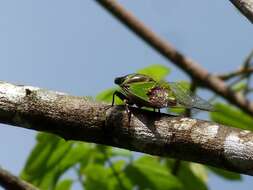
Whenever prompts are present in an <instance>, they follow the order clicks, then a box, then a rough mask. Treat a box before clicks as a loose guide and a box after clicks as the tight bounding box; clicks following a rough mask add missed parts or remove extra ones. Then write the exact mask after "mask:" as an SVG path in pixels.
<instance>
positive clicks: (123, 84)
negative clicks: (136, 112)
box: [112, 73, 213, 117]
mask: <svg viewBox="0 0 253 190" xmlns="http://www.w3.org/2000/svg"><path fill="white" fill-rule="evenodd" d="M114 83H115V84H117V85H119V86H120V90H119V91H115V92H114V94H113V100H112V106H113V105H114V100H115V96H118V97H119V98H120V99H121V100H122V101H124V103H125V105H126V110H127V112H128V114H129V113H130V112H129V108H128V106H129V105H136V106H137V107H139V108H141V107H148V108H153V109H154V110H156V109H158V111H159V112H160V109H161V108H166V107H182V108H188V109H197V110H205V111H213V106H212V105H211V104H210V103H209V102H207V101H206V100H204V99H202V98H200V97H199V96H197V95H194V94H193V93H191V92H190V91H189V90H187V89H186V88H184V87H183V86H182V85H181V84H180V83H178V82H165V81H155V80H154V79H153V78H151V77H150V76H147V75H144V74H136V73H134V74H129V75H126V76H123V77H117V78H115V80H114ZM129 117H130V116H129Z"/></svg>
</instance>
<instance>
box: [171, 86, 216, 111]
mask: <svg viewBox="0 0 253 190" xmlns="http://www.w3.org/2000/svg"><path fill="white" fill-rule="evenodd" d="M169 86H170V89H171V90H172V92H173V93H174V95H175V97H176V99H177V101H178V103H179V104H180V105H182V106H184V107H186V108H196V109H200V110H205V111H213V106H212V105H211V104H210V103H209V102H207V101H206V100H204V99H202V98H200V97H199V96H197V95H195V94H193V93H192V92H191V91H190V90H187V89H186V88H184V87H183V86H182V85H181V84H180V83H177V82H169Z"/></svg>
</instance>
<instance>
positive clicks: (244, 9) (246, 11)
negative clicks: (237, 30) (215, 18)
mask: <svg viewBox="0 0 253 190" xmlns="http://www.w3.org/2000/svg"><path fill="white" fill-rule="evenodd" d="M230 1H231V3H233V4H234V6H235V7H236V8H237V9H238V10H239V11H240V12H241V13H242V14H243V15H244V16H245V17H246V18H248V20H249V21H250V22H251V23H253V0H230Z"/></svg>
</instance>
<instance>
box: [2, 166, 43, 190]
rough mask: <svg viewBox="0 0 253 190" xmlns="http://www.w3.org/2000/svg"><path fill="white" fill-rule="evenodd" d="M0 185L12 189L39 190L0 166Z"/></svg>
mask: <svg viewBox="0 0 253 190" xmlns="http://www.w3.org/2000/svg"><path fill="white" fill-rule="evenodd" d="M0 186H2V187H4V188H5V189H11V190H39V189H38V188H36V187H34V186H33V185H32V184H29V183H27V182H26V181H23V180H21V179H20V178H18V177H17V176H14V175H13V174H11V173H10V172H8V171H7V170H4V169H3V168H1V167H0Z"/></svg>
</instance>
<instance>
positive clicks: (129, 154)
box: [112, 148, 133, 158]
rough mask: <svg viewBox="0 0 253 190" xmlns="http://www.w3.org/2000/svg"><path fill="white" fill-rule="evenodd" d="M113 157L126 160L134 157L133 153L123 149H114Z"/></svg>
mask: <svg viewBox="0 0 253 190" xmlns="http://www.w3.org/2000/svg"><path fill="white" fill-rule="evenodd" d="M112 156H122V157H125V158H131V157H132V156H133V153H132V152H131V151H129V150H126V149H121V148H113V149H112Z"/></svg>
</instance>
